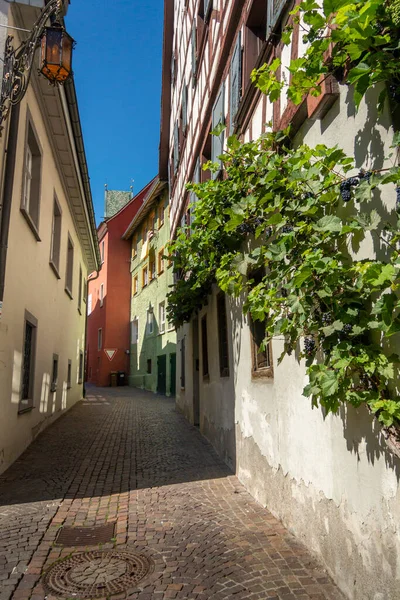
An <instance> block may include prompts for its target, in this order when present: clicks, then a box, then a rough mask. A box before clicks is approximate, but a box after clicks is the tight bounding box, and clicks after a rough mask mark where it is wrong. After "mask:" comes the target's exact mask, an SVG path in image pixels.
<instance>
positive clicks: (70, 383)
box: [67, 358, 72, 390]
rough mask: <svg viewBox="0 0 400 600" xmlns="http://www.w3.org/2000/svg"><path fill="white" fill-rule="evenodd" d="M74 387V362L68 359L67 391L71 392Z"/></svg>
mask: <svg viewBox="0 0 400 600" xmlns="http://www.w3.org/2000/svg"><path fill="white" fill-rule="evenodd" d="M71 387H72V360H71V359H70V358H69V359H68V366H67V390H70V389H71Z"/></svg>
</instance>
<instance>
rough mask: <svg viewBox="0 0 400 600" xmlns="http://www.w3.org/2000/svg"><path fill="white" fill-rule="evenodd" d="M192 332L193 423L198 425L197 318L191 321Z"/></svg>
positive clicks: (198, 363)
mask: <svg viewBox="0 0 400 600" xmlns="http://www.w3.org/2000/svg"><path fill="white" fill-rule="evenodd" d="M192 327H193V330H192V333H193V425H196V426H197V427H198V426H199V425H200V357H199V320H198V319H194V320H193V322H192Z"/></svg>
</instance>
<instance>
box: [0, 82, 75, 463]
mask: <svg viewBox="0 0 400 600" xmlns="http://www.w3.org/2000/svg"><path fill="white" fill-rule="evenodd" d="M28 106H29V110H30V113H31V116H32V121H33V123H34V125H35V127H36V130H37V135H38V139H39V141H40V144H41V146H42V152H43V154H42V157H43V162H42V185H41V202H40V222H39V234H40V238H41V241H39V242H38V241H37V240H36V239H35V238H34V236H33V234H32V232H31V230H30V228H29V226H28V224H27V222H26V220H25V218H24V217H23V215H22V213H21V211H20V204H21V193H22V171H23V159H24V145H25V128H26V113H27V107H28ZM14 181H15V185H14V191H13V199H12V213H11V220H10V233H9V244H8V253H7V270H6V281H5V297H4V305H3V314H2V318H1V321H0V412H1V419H0V472H2V471H4V469H5V468H7V467H8V466H9V465H10V464H11V463H12V462H13V461H14V460H15V459H16V458H17V457H18V456H19V454H21V452H22V451H23V450H24V449H25V448H26V447H27V446H28V445H29V443H30V442H31V441H32V440H33V439H34V438H35V437H36V435H37V434H38V433H39V432H40V431H41V430H42V429H43V428H44V427H45V426H47V425H48V424H49V423H50V422H51V421H52V420H54V419H55V418H57V417H58V416H60V414H61V413H62V412H64V411H65V410H67V409H69V408H70V407H71V406H72V405H73V404H74V403H75V402H76V401H77V400H79V399H80V398H81V397H82V385H81V384H79V383H78V368H79V351H80V350H84V333H85V313H86V306H85V304H84V302H82V314H80V313H79V311H78V285H79V284H78V281H79V266H81V267H82V272H83V277H86V276H87V268H86V265H85V259H84V257H83V255H82V251H81V248H80V242H79V239H78V237H77V234H76V231H75V226H74V223H73V220H72V216H71V214H70V211H69V206H68V201H67V198H66V197H65V195H64V191H63V187H62V184H61V180H60V177H59V175H58V173H57V169H56V164H55V161H54V158H53V155H52V151H51V146H50V143H49V140H48V138H47V134H46V131H45V128H44V124H43V121H42V118H41V114H40V110H39V107H38V104H37V102H36V98H35V96H34V93H33V91H32V87H29V89H28V92H27V94H26V96H25V99H24V101H23V103H22V104H21V112H20V122H19V131H18V147H17V156H16V165H15V179H14ZM54 192H55V193H56V195H57V198H58V201H59V203H60V206H61V211H62V233H61V255H60V276H61V279H57V278H56V276H55V274H54V272H53V270H52V269H51V267H50V265H49V257H50V244H51V227H52V218H53V198H54ZM68 233H69V234H70V236H71V238H72V242H73V245H74V270H73V299H72V300H71V298H70V297H69V296H68V295H67V294H66V292H65V290H64V287H65V271H66V262H67V239H68V238H67V236H68ZM25 310H27V311H29V312H30V313H31V314H32V315H33V316H34V317H35V318H36V319H37V320H38V328H37V346H36V363H35V378H34V408H33V410H31V411H29V412H26V413H23V414H18V404H19V399H20V391H21V365H22V352H23V333H24V316H25ZM53 353H54V354H58V356H59V363H58V369H59V372H58V386H57V391H56V392H55V393H51V392H50V379H51V373H52V361H53ZM69 359H70V360H71V361H72V387H71V388H70V389H68V390H67V370H68V360H69Z"/></svg>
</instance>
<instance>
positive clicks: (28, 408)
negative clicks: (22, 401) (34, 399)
mask: <svg viewBox="0 0 400 600" xmlns="http://www.w3.org/2000/svg"><path fill="white" fill-rule="evenodd" d="M34 408H35V407H34V405H33V404H32V406H24V407H22V408H19V409H18V414H19V415H23V414H25V413H28V412H31V410H33V409H34Z"/></svg>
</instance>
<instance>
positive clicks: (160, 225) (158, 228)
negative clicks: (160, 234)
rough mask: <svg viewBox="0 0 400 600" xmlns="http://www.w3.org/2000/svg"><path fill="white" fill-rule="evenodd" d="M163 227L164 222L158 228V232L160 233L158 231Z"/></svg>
mask: <svg viewBox="0 0 400 600" xmlns="http://www.w3.org/2000/svg"><path fill="white" fill-rule="evenodd" d="M163 225H164V221H163V222H162V223H161V224H160V225H159V226H158V231H160V229H161V227H162V226H163Z"/></svg>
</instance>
